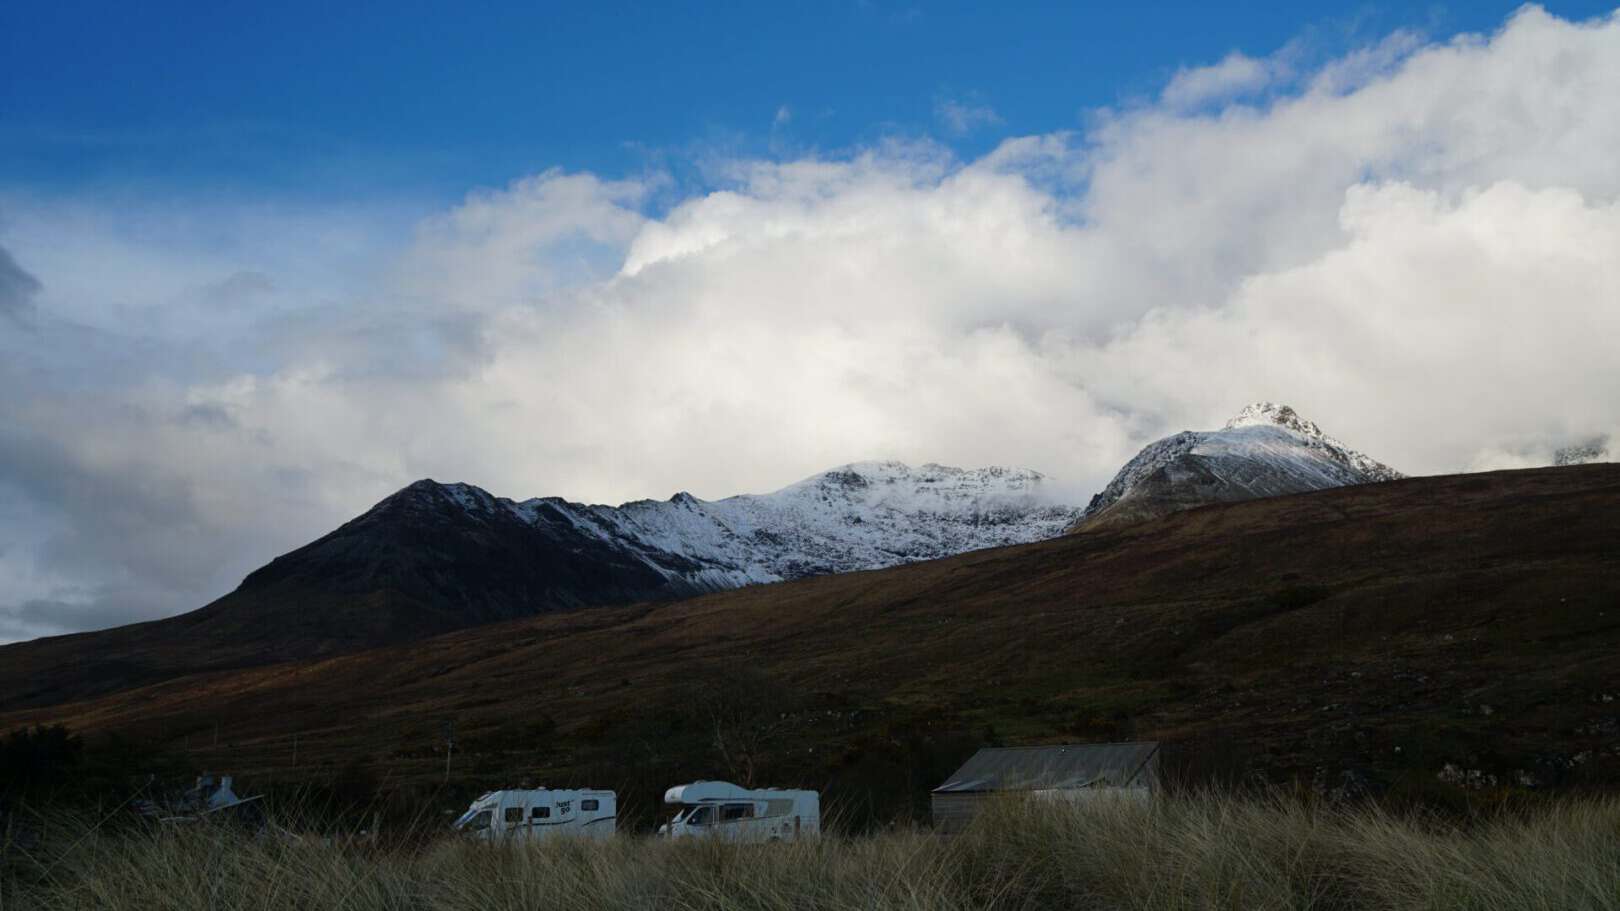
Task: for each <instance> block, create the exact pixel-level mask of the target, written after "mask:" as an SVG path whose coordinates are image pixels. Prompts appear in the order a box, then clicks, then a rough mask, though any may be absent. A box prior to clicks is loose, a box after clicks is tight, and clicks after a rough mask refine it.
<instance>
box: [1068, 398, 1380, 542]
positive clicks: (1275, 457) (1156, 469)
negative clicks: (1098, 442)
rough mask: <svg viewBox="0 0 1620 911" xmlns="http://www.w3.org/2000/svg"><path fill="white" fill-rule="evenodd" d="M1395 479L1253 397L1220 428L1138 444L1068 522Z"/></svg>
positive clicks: (1284, 409) (1115, 519)
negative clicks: (1077, 516)
mask: <svg viewBox="0 0 1620 911" xmlns="http://www.w3.org/2000/svg"><path fill="white" fill-rule="evenodd" d="M1400 477H1403V475H1402V474H1401V473H1400V472H1398V471H1396V470H1395V469H1393V468H1390V467H1389V466H1388V465H1385V464H1383V463H1382V462H1379V461H1377V460H1376V459H1373V458H1371V457H1370V456H1367V455H1365V454H1364V453H1361V452H1358V451H1356V450H1354V449H1351V448H1350V447H1348V446H1346V445H1344V444H1343V443H1340V442H1339V441H1338V440H1336V439H1334V438H1333V437H1331V436H1328V435H1327V434H1326V433H1323V432H1322V429H1321V428H1320V427H1318V426H1317V425H1316V424H1315V422H1313V421H1310V420H1307V419H1306V418H1304V417H1303V416H1301V415H1300V414H1299V413H1298V412H1296V411H1295V410H1294V409H1293V408H1290V407H1289V406H1287V405H1279V404H1274V403H1272V402H1256V403H1254V404H1251V405H1248V406H1245V407H1244V408H1243V410H1242V411H1240V412H1238V414H1237V416H1236V417H1234V418H1232V419H1231V420H1230V421H1227V422H1226V426H1225V427H1223V428H1222V429H1220V430H1214V431H1191V430H1187V431H1182V432H1181V433H1178V434H1175V435H1173V436H1169V437H1165V438H1164V439H1162V440H1158V441H1156V442H1153V443H1150V444H1148V445H1147V446H1145V447H1143V448H1142V451H1141V452H1139V453H1137V454H1136V456H1135V457H1134V458H1132V459H1131V460H1130V461H1129V462H1127V463H1125V467H1124V468H1122V469H1120V471H1119V473H1118V474H1117V475H1115V476H1114V479H1113V480H1112V481H1110V482H1109V484H1108V486H1107V487H1106V488H1104V489H1103V491H1102V493H1099V494H1098V495H1097V496H1095V497H1093V498H1092V500H1091V503H1090V504H1089V505H1088V506H1087V507H1086V511H1085V513H1084V514H1083V515H1082V516H1081V519H1080V521H1079V522H1078V523H1076V525H1075V528H1076V529H1078V528H1081V527H1092V526H1095V525H1098V524H1118V523H1120V522H1127V521H1137V520H1140V519H1145V518H1152V517H1154V516H1159V515H1164V514H1166V513H1169V512H1175V511H1177V510H1181V509H1190V508H1192V507H1194V506H1201V505H1204V504H1206V503H1215V502H1230V501H1235V500H1247V499H1253V498H1256V497H1267V496H1277V495H1280V494H1287V493H1303V492H1305V491H1310V490H1321V489H1323V488H1327V487H1341V486H1344V485H1347V484H1365V483H1369V482H1373V481H1390V480H1395V479H1397V478H1400Z"/></svg>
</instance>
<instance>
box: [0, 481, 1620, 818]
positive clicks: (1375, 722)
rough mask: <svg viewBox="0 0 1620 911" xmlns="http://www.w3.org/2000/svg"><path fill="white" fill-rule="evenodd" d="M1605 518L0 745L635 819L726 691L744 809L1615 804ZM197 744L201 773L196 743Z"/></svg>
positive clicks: (1174, 546) (1074, 564)
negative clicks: (1276, 786) (1569, 794)
mask: <svg viewBox="0 0 1620 911" xmlns="http://www.w3.org/2000/svg"><path fill="white" fill-rule="evenodd" d="M1617 515H1620V466H1617V465H1588V466H1579V467H1570V468H1554V469H1538V470H1532V471H1516V472H1495V473H1490V474H1479V475H1460V476H1449V477H1436V478H1414V479H1407V480H1400V481H1391V482H1388V483H1380V484H1366V485H1358V486H1352V487H1341V488H1336V489H1332V490H1325V491H1319V492H1315V493H1310V494H1303V495H1293V496H1285V497H1275V498H1269V499H1261V500H1252V501H1248V502H1243V503H1236V504H1223V505H1215V506H1207V507H1202V508H1197V509H1191V510H1187V511H1184V512H1178V513H1175V514H1172V515H1169V516H1165V517H1162V518H1159V519H1155V520H1149V521H1145V522H1142V523H1138V524H1134V525H1130V526H1126V527H1121V528H1114V529H1108V528H1104V529H1099V530H1096V531H1092V532H1088V533H1087V534H1083V535H1073V536H1066V537H1063V538H1059V539H1055V540H1050V541H1044V542H1040V543H1036V544H1029V545H1022V546H1017V547H1009V548H1002V549H997V550H987V551H979V552H975V553H971V554H965V555H962V556H958V557H953V558H950V559H945V560H937V561H932V562H927V563H918V564H912V565H909V566H902V567H896V568H893V569H887V570H882V571H877V572H865V573H851V574H842V575H835V576H823V577H817V578H813V579H806V580H802V581H798V582H791V583H786V584H782V585H774V586H769V587H760V588H749V589H742V590H739V591H733V592H725V593H720V594H714V595H706V596H703V597H699V598H694V599H691V600H687V601H681V602H677V603H673V604H661V605H640V606H634V607H628V608H605V609H601V610H594V611H584V612H573V613H566V614H557V615H551V616H542V617H536V618H531V619H526V620H520V621H515V622H511V623H501V624H496V625H492V626H485V627H479V628H475V629H470V630H464V631H460V632H456V633H452V634H448V635H444V636H440V637H436V638H433V639H430V640H427V641H424V642H418V643H414V644H410V645H406V646H400V647H395V648H389V649H381V650H375V651H370V652H365V653H360V654H354V655H349V656H344V657H338V658H332V659H329V660H325V661H321V662H318V663H301V664H286V665H279V666H274V667H262V668H256V669H250V670H244V671H237V672H229V673H212V674H200V675H195V676H192V677H189V678H186V679H183V680H175V681H171V682H169V683H164V684H160V685H157V686H151V687H146V688H142V689H137V690H132V691H128V692H123V693H117V694H111V695H105V696H102V697H100V698H96V699H91V700H88V701H84V702H80V703H77V704H74V705H66V706H60V707H56V708H52V709H37V710H30V711H13V712H11V713H9V714H6V715H3V716H0V727H4V726H6V725H11V724H22V723H29V722H34V721H44V720H59V721H64V722H66V723H68V724H70V725H72V726H74V727H77V728H82V729H85V730H89V731H95V730H117V731H123V732H126V733H130V734H133V735H135V736H138V737H142V738H147V739H150V740H154V741H158V742H163V743H168V744H171V745H172V746H174V747H176V748H179V749H189V750H190V751H191V753H192V754H193V759H194V761H195V762H197V763H199V764H202V765H206V766H208V767H211V768H212V767H230V768H233V769H235V770H238V771H239V772H241V773H242V774H250V773H257V774H261V775H265V774H273V775H274V776H276V778H277V779H278V780H287V779H288V778H298V777H300V776H311V775H320V774H324V773H325V772H323V770H326V771H329V770H330V769H332V768H334V767H336V766H338V765H341V764H343V763H347V762H358V763H362V764H365V765H369V766H372V767H374V768H377V769H379V770H384V771H386V772H387V773H388V775H389V776H391V779H390V780H398V781H412V780H417V781H423V782H427V781H434V780H437V778H438V777H439V776H441V775H442V774H443V759H444V756H443V753H442V751H441V752H436V751H437V750H438V749H439V747H438V746H437V744H438V733H437V732H438V730H439V725H440V723H441V722H442V721H443V720H445V719H453V720H455V722H456V725H457V727H456V729H457V732H458V744H459V746H458V753H457V757H458V758H457V760H456V761H457V763H458V765H457V767H456V768H457V770H458V771H457V772H456V780H457V781H461V782H464V783H465V785H466V787H469V788H476V787H482V786H486V785H487V786H494V785H495V784H497V783H501V782H504V781H507V780H515V779H516V778H517V777H520V776H525V777H534V776H537V775H539V776H543V778H536V779H535V780H545V781H548V782H550V781H587V780H588V781H589V782H591V783H592V784H594V785H614V784H619V785H622V786H623V787H626V788H632V789H648V794H651V793H652V791H651V790H650V788H651V787H652V786H654V785H656V784H660V783H661V784H668V783H669V781H674V780H678V779H680V778H682V777H692V776H702V777H714V776H716V775H720V774H728V770H727V767H726V766H725V765H724V763H723V761H722V760H721V759H720V758H719V757H718V756H717V754H716V753H715V752H714V750H713V737H712V736H711V734H712V730H713V728H712V724H711V722H712V720H713V719H712V716H706V715H704V714H703V712H704V706H705V705H707V704H709V703H708V702H707V701H706V700H709V699H710V698H712V694H715V693H721V694H724V693H727V692H736V691H742V692H745V693H758V694H763V695H761V696H760V697H759V698H758V699H757V700H756V701H758V702H763V703H766V704H768V707H769V712H768V713H764V714H761V715H760V717H759V719H758V720H759V721H760V723H761V724H762V725H766V726H767V729H769V730H772V731H774V733H773V735H772V736H771V737H770V738H769V739H768V740H767V741H766V742H765V743H763V744H762V745H761V747H760V755H759V757H758V759H759V768H760V770H761V771H760V774H761V776H762V778H763V779H764V780H771V781H778V782H781V783H791V782H802V783H812V784H818V785H825V786H826V787H828V788H829V790H830V792H832V793H834V794H838V793H843V794H848V795H852V794H857V793H858V794H861V795H872V794H876V795H879V796H882V795H893V794H901V795H906V794H912V793H914V792H918V789H920V788H925V787H926V786H927V785H929V784H930V782H929V781H928V778H929V776H930V775H932V774H933V773H932V772H931V771H929V770H931V769H932V768H933V766H932V765H929V764H928V763H931V762H933V760H932V759H930V758H929V757H940V759H939V761H940V762H943V763H948V762H949V761H950V760H951V758H952V757H954V756H957V755H959V754H960V753H961V752H962V751H964V750H967V749H971V747H972V746H973V745H975V744H977V743H981V742H984V741H985V740H987V739H1000V740H1003V741H1006V742H1040V741H1061V740H1073V739H1103V740H1107V739H1118V738H1124V737H1134V738H1138V739H1162V740H1165V741H1167V742H1169V743H1172V744H1176V745H1178V747H1179V748H1181V749H1182V750H1183V755H1187V754H1191V755H1194V756H1196V757H1198V758H1200V759H1202V760H1206V761H1214V762H1225V761H1228V760H1231V761H1233V762H1236V761H1237V759H1238V758H1241V760H1242V763H1243V767H1244V768H1246V769H1251V770H1256V771H1259V772H1261V773H1263V774H1267V775H1269V776H1271V777H1273V778H1277V777H1281V776H1288V775H1298V776H1302V777H1303V778H1304V779H1305V780H1307V781H1309V780H1312V779H1316V778H1321V779H1323V780H1325V781H1328V782H1330V783H1339V782H1341V781H1362V780H1365V781H1368V782H1372V783H1376V784H1379V786H1394V785H1399V784H1400V783H1402V782H1407V783H1409V784H1411V785H1412V786H1419V787H1421V786H1428V785H1435V784H1436V783H1437V782H1440V781H1441V779H1442V778H1444V777H1445V776H1448V775H1453V776H1454V774H1455V773H1452V772H1448V771H1447V766H1448V765H1449V766H1453V767H1455V768H1456V769H1459V770H1462V772H1463V773H1466V772H1467V771H1468V770H1477V771H1479V772H1480V774H1481V775H1482V776H1497V779H1496V780H1497V781H1498V782H1500V783H1511V782H1519V781H1529V782H1535V783H1536V785H1537V786H1543V785H1548V784H1554V783H1558V782H1563V781H1571V780H1586V781H1609V782H1620V676H1617V668H1620V665H1617V664H1616V661H1615V657H1614V656H1615V654H1616V653H1617V649H1620V522H1616V520H1615V517H1616V516H1617ZM216 722H217V723H218V724H219V741H220V746H219V747H218V748H217V749H216V748H214V747H212V746H211V738H209V739H205V738H202V737H196V736H192V735H194V734H195V733H196V732H199V731H208V730H210V729H211V727H212V725H214V724H215V723H216ZM295 738H296V743H297V747H296V750H297V754H296V755H297V763H298V765H297V766H294V764H293V762H294V743H295ZM1211 757H1213V758H1211ZM1346 776H1348V777H1346ZM1478 780H1479V781H1485V780H1487V779H1485V778H1479V779H1478ZM932 783H937V781H934V782H932ZM840 789H842V790H840ZM636 793H638V794H639V793H640V791H637V792H636ZM649 799H650V798H649Z"/></svg>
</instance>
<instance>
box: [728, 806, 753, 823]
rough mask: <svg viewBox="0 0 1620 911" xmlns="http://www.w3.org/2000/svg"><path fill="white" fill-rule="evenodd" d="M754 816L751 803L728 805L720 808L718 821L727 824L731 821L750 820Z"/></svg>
mask: <svg viewBox="0 0 1620 911" xmlns="http://www.w3.org/2000/svg"><path fill="white" fill-rule="evenodd" d="M753 815H754V805H753V804H751V803H728V804H726V805H725V806H723V807H721V808H720V821H721V822H729V821H731V820H733V819H750V818H752V817H753Z"/></svg>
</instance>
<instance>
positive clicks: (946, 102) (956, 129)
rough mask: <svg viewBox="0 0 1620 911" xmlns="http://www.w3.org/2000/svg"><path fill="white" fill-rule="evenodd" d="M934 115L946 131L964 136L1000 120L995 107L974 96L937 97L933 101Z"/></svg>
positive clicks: (991, 125) (996, 123)
mask: <svg viewBox="0 0 1620 911" xmlns="http://www.w3.org/2000/svg"><path fill="white" fill-rule="evenodd" d="M934 117H935V118H937V119H938V120H939V122H940V125H942V126H943V127H945V129H946V130H947V131H949V132H950V133H952V134H954V135H957V136H965V135H966V134H968V133H971V132H973V131H974V130H977V129H980V128H981V127H993V126H997V125H999V124H1000V123H1001V122H1002V120H1001V115H1000V114H997V113H996V109H995V108H993V107H991V106H990V105H989V104H987V103H985V102H984V100H983V99H980V98H978V97H976V96H969V97H967V98H939V99H937V100H936V101H935V102H934Z"/></svg>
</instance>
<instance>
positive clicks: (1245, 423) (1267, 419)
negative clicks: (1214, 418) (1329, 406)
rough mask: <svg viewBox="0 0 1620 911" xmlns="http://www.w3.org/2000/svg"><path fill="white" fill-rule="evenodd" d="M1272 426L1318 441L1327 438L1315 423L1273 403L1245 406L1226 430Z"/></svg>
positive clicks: (1284, 406)
mask: <svg viewBox="0 0 1620 911" xmlns="http://www.w3.org/2000/svg"><path fill="white" fill-rule="evenodd" d="M1271 425H1276V426H1278V427H1286V428H1288V429H1289V430H1292V431H1294V432H1295V433H1299V434H1303V435H1305V436H1308V437H1315V438H1317V439H1321V438H1322V437H1323V436H1325V435H1324V434H1323V433H1322V429H1321V428H1320V427H1317V426H1316V423H1315V422H1314V421H1307V420H1305V419H1304V418H1302V417H1300V416H1299V412H1297V411H1295V410H1294V409H1292V408H1290V407H1288V406H1287V405H1277V404H1274V403H1272V402H1254V403H1252V404H1249V405H1245V406H1243V410H1242V411H1239V412H1238V413H1237V417H1234V418H1233V419H1231V420H1230V421H1227V422H1226V429H1227V430H1235V429H1237V428H1239V427H1269V426H1271Z"/></svg>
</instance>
